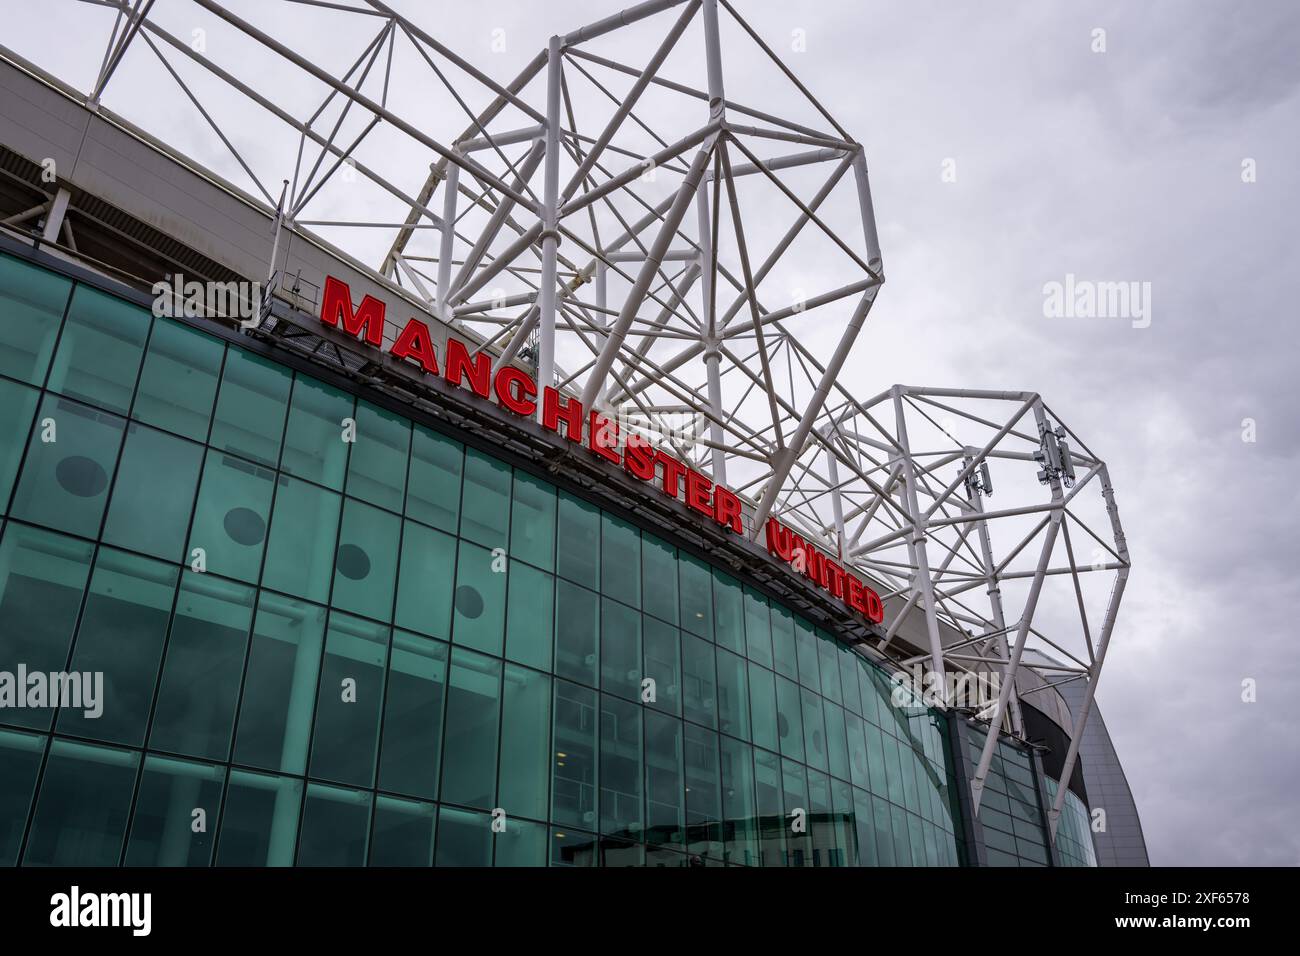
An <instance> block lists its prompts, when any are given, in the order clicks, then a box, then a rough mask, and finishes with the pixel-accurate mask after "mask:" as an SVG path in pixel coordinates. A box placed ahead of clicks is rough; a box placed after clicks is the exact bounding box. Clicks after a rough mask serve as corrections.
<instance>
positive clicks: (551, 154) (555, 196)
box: [537, 36, 561, 421]
mask: <svg viewBox="0 0 1300 956" xmlns="http://www.w3.org/2000/svg"><path fill="white" fill-rule="evenodd" d="M546 57H547V59H546V173H545V184H544V187H543V194H542V278H541V294H540V296H539V298H538V302H537V304H538V322H539V324H540V326H541V328H540V332H539V335H538V342H537V387H538V388H539V389H542V388H546V387H548V386H554V385H555V311H556V308H555V259H556V254H557V248H558V246H559V238H560V237H559V233H558V231H557V230H558V227H559V215H558V213H559V198H560V78H561V70H560V65H561V61H560V38H559V37H558V36H553V37H551V42H550V45H549V46H548V47H547V51H546ZM541 416H542V403H541V402H540V401H539V402H538V403H537V418H538V421H540V420H541Z"/></svg>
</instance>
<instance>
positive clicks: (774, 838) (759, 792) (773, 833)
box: [754, 748, 789, 866]
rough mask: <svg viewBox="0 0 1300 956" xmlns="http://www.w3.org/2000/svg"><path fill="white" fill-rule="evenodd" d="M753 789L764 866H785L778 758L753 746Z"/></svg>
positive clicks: (782, 801) (784, 819)
mask: <svg viewBox="0 0 1300 956" xmlns="http://www.w3.org/2000/svg"><path fill="white" fill-rule="evenodd" d="M754 790H755V803H756V804H757V806H758V821H759V823H758V826H759V848H760V854H761V859H762V862H763V865H764V866H785V865H786V859H785V834H786V826H787V825H788V823H789V821H788V820H786V817H785V810H784V809H783V808H784V800H783V798H782V792H783V791H782V786H781V758H780V757H778V756H777V755H776V754H773V753H768V752H767V751H766V750H759V749H757V748H755V749H754Z"/></svg>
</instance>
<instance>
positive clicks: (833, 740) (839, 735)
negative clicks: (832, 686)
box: [822, 700, 850, 780]
mask: <svg viewBox="0 0 1300 956" xmlns="http://www.w3.org/2000/svg"><path fill="white" fill-rule="evenodd" d="M822 705H823V708H822V709H823V711H824V713H825V717H826V750H827V760H828V762H829V766H830V771H831V775H832V776H835V777H838V778H839V779H841V780H848V779H850V776H849V773H850V772H849V739H848V735H847V734H846V733H845V730H844V711H843V710H842V709H840V708H839V707H837V706H835V705H834V704H832V703H831V702H830V701H828V700H823V701H822Z"/></svg>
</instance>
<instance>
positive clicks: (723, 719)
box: [718, 648, 749, 740]
mask: <svg viewBox="0 0 1300 956" xmlns="http://www.w3.org/2000/svg"><path fill="white" fill-rule="evenodd" d="M718 729H719V730H721V731H722V732H723V733H725V734H731V735H732V736H733V737H739V738H740V739H741V740H748V739H749V681H748V680H746V678H745V661H744V659H743V658H740V657H737V656H736V655H735V654H732V653H731V652H730V651H724V650H723V649H722V648H718Z"/></svg>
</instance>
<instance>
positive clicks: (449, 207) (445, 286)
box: [438, 163, 505, 322]
mask: <svg viewBox="0 0 1300 956" xmlns="http://www.w3.org/2000/svg"><path fill="white" fill-rule="evenodd" d="M459 185H460V167H459V166H457V165H456V164H455V163H448V164H447V178H446V179H445V180H443V183H442V188H443V189H444V190H445V192H444V193H443V194H442V241H441V243H439V246H438V314H439V315H440V316H441V317H442V320H443V321H444V322H450V321H451V288H450V285H451V256H452V249H453V248H454V243H455V241H456V190H457V189H458V188H459ZM504 201H505V200H504V199H503V200H502V202H504Z"/></svg>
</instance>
